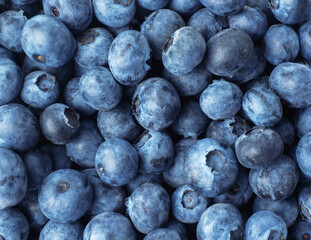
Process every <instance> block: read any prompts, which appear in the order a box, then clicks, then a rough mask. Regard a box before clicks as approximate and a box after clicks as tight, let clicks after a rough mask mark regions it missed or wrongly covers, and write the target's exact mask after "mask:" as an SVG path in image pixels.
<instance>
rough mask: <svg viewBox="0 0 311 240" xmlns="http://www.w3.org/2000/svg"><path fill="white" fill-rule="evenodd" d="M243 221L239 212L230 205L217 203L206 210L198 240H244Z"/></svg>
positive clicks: (201, 219)
mask: <svg viewBox="0 0 311 240" xmlns="http://www.w3.org/2000/svg"><path fill="white" fill-rule="evenodd" d="M242 235H243V221H242V217H241V214H240V212H239V210H238V209H237V208H236V207H235V206H233V205H231V204H228V203H217V204H214V205H212V206H210V207H209V208H208V209H206V210H205V211H204V212H203V214H202V215H201V218H200V221H199V224H198V226H197V239H198V240H214V239H230V240H238V239H242Z"/></svg>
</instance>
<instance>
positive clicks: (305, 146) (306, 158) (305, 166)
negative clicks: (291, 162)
mask: <svg viewBox="0 0 311 240" xmlns="http://www.w3.org/2000/svg"><path fill="white" fill-rule="evenodd" d="M310 157H311V132H308V133H306V134H305V135H304V136H303V137H302V138H301V139H300V141H299V142H298V145H297V149H296V158H297V163H298V165H299V168H300V170H301V171H302V172H303V173H304V174H305V175H307V176H308V177H311V161H310Z"/></svg>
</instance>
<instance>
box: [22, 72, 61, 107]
mask: <svg viewBox="0 0 311 240" xmlns="http://www.w3.org/2000/svg"><path fill="white" fill-rule="evenodd" d="M59 95H60V86H59V83H58V81H57V79H56V78H55V76H53V75H51V74H49V73H47V72H43V71H35V72H32V73H30V74H28V75H27V76H26V77H25V81H24V85H23V87H22V91H21V94H20V96H21V99H22V100H23V101H24V102H25V103H26V104H28V105H29V106H31V107H33V108H37V109H44V108H46V107H47V106H49V105H51V104H53V103H55V102H56V101H57V99H58V97H59Z"/></svg>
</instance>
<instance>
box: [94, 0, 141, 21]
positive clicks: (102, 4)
mask: <svg viewBox="0 0 311 240" xmlns="http://www.w3.org/2000/svg"><path fill="white" fill-rule="evenodd" d="M135 4H136V3H135V0H120V1H114V0H104V1H102V0H94V1H93V7H94V13H95V15H96V17H97V19H98V20H99V21H100V22H101V23H103V24H105V25H106V26H109V27H123V26H125V25H127V24H129V23H130V22H131V21H132V19H133V18H134V16H135V12H136V5H135Z"/></svg>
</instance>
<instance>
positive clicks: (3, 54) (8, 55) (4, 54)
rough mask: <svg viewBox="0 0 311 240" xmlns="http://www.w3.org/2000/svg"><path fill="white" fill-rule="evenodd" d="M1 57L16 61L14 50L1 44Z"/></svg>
mask: <svg viewBox="0 0 311 240" xmlns="http://www.w3.org/2000/svg"><path fill="white" fill-rule="evenodd" d="M0 8H1V4H0ZM0 58H9V59H11V60H12V61H16V54H15V53H14V52H13V51H11V50H9V49H7V48H6V47H4V46H1V45H0Z"/></svg>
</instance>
